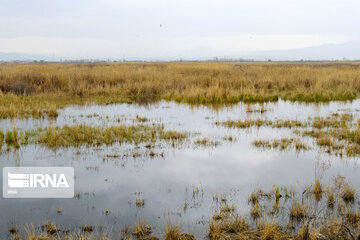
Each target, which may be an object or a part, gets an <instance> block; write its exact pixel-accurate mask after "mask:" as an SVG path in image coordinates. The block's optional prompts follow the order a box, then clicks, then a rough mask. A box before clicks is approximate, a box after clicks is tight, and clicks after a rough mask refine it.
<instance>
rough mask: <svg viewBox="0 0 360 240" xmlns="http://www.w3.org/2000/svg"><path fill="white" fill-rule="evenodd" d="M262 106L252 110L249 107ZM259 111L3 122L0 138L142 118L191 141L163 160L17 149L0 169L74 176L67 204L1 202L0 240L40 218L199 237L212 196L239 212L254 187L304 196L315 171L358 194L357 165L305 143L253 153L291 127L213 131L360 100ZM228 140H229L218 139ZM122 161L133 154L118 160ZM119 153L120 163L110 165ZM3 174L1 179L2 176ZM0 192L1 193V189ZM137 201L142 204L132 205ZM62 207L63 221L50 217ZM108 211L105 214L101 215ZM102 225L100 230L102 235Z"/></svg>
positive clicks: (98, 111)
mask: <svg viewBox="0 0 360 240" xmlns="http://www.w3.org/2000/svg"><path fill="white" fill-rule="evenodd" d="M253 107H255V108H259V105H253ZM264 107H265V108H266V109H268V111H267V112H265V113H262V114H261V113H248V112H246V109H247V106H246V105H245V104H242V103H240V104H238V105H234V106H231V107H222V108H218V109H214V108H212V107H206V106H202V107H191V106H189V105H185V104H176V103H172V102H159V103H156V104H151V105H135V104H114V105H107V106H97V105H94V106H70V107H67V108H65V109H63V110H60V112H59V116H58V118H57V119H56V121H50V120H44V119H23V120H18V121H17V122H16V123H14V122H12V121H10V120H9V119H4V120H1V121H0V127H1V128H2V129H3V130H6V129H9V128H12V126H13V125H14V124H16V125H17V127H18V128H19V129H22V130H25V129H26V130H28V129H34V128H37V127H45V126H48V125H55V124H56V125H59V126H62V125H64V124H68V125H72V124H79V123H86V124H89V125H93V126H102V127H103V126H110V125H116V124H118V122H119V121H120V122H121V123H125V124H134V123H135V124H137V122H136V120H135V118H136V115H139V116H141V117H146V118H148V119H149V121H148V122H147V123H145V124H151V123H161V124H164V126H165V129H171V130H176V131H186V132H189V133H191V137H190V139H189V140H187V141H186V142H185V143H184V144H182V145H180V146H176V147H172V146H170V145H166V144H160V145H157V146H155V148H154V152H157V153H161V152H164V156H163V157H161V156H155V157H150V156H149V155H142V156H140V157H138V158H133V157H132V152H134V151H137V152H140V153H145V152H146V151H148V150H146V148H145V147H144V145H143V144H141V145H139V146H138V147H136V146H133V145H131V144H121V145H120V144H113V145H111V146H105V145H104V146H100V147H91V148H89V147H80V148H67V149H59V150H57V151H56V152H54V151H53V150H50V149H48V148H46V147H43V146H39V145H27V146H21V147H20V149H19V150H10V151H5V150H3V152H2V153H1V155H0V166H1V167H5V166H72V167H74V169H75V176H76V179H75V193H76V196H77V197H76V198H74V199H4V198H2V199H1V201H0V209H1V217H0V238H6V237H9V234H8V228H9V227H10V226H11V225H14V224H15V225H18V226H21V225H23V224H26V223H32V224H34V225H35V226H39V225H41V224H42V223H43V222H44V221H46V220H51V221H54V222H56V223H57V224H58V225H59V226H60V227H61V228H62V229H71V230H76V231H77V230H78V229H79V227H81V225H82V224H90V225H96V226H97V231H104V232H105V233H107V234H109V235H111V236H118V234H119V231H120V230H121V228H122V227H124V226H126V225H131V226H133V225H134V224H135V223H136V222H137V220H138V219H139V218H141V219H145V220H146V222H149V223H151V225H152V229H153V231H154V233H155V235H157V234H158V233H161V232H163V230H164V222H169V221H170V222H172V223H179V224H181V225H182V227H183V229H184V230H185V231H189V232H193V233H195V236H196V237H198V238H202V237H203V236H204V235H205V234H206V231H207V223H208V220H209V219H210V218H211V216H212V215H213V214H214V212H216V211H217V210H218V207H219V205H218V204H217V203H216V201H214V199H213V197H214V195H216V194H218V195H221V194H225V195H226V196H227V199H228V201H229V204H230V205H231V204H235V205H236V206H237V210H238V211H239V212H241V213H243V214H247V213H248V212H249V206H248V204H247V199H248V196H249V194H250V193H251V192H252V191H253V190H254V189H255V188H257V187H261V188H264V189H270V188H271V186H272V185H273V184H276V185H279V186H286V187H289V188H290V187H294V188H295V189H303V188H304V187H305V186H307V185H310V184H313V182H314V178H315V169H316V174H317V176H320V177H321V180H322V181H323V182H330V181H331V179H332V178H333V177H334V176H337V175H338V174H340V175H343V176H346V178H347V180H349V181H350V182H351V183H352V184H353V185H354V186H355V187H359V186H360V179H359V178H358V175H359V169H358V164H357V159H356V158H343V159H341V158H339V157H335V156H332V155H329V154H327V153H325V152H324V151H323V150H321V149H319V148H318V147H316V146H315V144H314V142H313V140H312V139H309V138H308V139H306V141H307V143H309V144H311V146H312V148H311V149H310V150H308V151H301V152H296V151H295V149H291V150H288V151H277V150H271V149H270V150H261V149H258V148H255V147H254V146H252V144H251V143H252V142H253V141H254V140H256V139H265V140H266V139H276V138H281V137H292V136H296V135H294V134H293V132H292V131H293V129H273V128H270V127H261V128H257V127H252V128H249V129H229V128H226V127H222V126H217V125H216V124H215V122H216V121H225V120H228V119H232V120H238V119H253V118H254V119H255V118H258V117H260V118H262V119H268V120H276V119H283V120H285V119H297V120H307V119H308V118H309V117H316V116H327V115H329V114H331V113H336V112H338V113H343V112H348V113H353V114H354V115H355V119H357V118H358V117H359V109H360V101H359V100H356V101H353V102H331V103H328V104H300V103H290V102H284V101H279V102H276V103H268V104H265V105H264ZM227 136H232V137H233V138H234V139H235V140H234V141H226V140H223V138H224V137H227ZM204 137H206V138H208V139H210V140H213V141H218V142H220V143H221V144H220V145H219V146H216V147H205V146H196V145H194V144H193V142H194V141H195V139H197V138H204ZM126 153H127V154H128V155H130V156H128V157H127V156H124V155H126ZM108 154H118V155H119V157H115V158H114V157H107V155H108ZM1 174H2V173H1ZM0 177H1V179H2V176H0ZM1 191H2V190H1ZM137 198H144V199H145V206H144V207H137V206H136V204H135V201H136V199H137ZM58 208H61V209H62V213H61V214H59V213H57V209H58ZM106 209H109V211H110V213H109V214H108V215H107V214H105V210H106ZM101 226H103V227H101Z"/></svg>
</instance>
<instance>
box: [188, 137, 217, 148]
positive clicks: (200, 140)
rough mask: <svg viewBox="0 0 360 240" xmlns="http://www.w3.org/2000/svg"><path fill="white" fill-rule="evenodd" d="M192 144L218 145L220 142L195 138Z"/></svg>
mask: <svg viewBox="0 0 360 240" xmlns="http://www.w3.org/2000/svg"><path fill="white" fill-rule="evenodd" d="M194 144H195V145H196V146H205V147H216V146H218V145H220V142H218V141H214V140H211V139H208V138H198V139H196V140H195V142H194Z"/></svg>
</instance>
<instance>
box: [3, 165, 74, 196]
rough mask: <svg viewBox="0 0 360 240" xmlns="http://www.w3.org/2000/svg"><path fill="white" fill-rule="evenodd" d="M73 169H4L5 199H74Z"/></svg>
mask: <svg viewBox="0 0 360 240" xmlns="http://www.w3.org/2000/svg"><path fill="white" fill-rule="evenodd" d="M73 196H74V168H72V167H4V168H3V197H5V198H72V197H73Z"/></svg>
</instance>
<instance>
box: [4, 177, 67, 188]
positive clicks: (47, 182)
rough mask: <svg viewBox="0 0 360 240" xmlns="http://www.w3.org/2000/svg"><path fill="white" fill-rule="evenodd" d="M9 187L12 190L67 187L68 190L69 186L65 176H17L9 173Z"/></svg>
mask: <svg viewBox="0 0 360 240" xmlns="http://www.w3.org/2000/svg"><path fill="white" fill-rule="evenodd" d="M8 185H9V187H11V188H24V187H31V188H36V187H43V188H47V187H49V186H50V187H54V188H59V187H65V188H68V187H69V184H68V181H67V180H66V177H65V175H64V174H59V176H58V175H57V174H55V173H54V174H47V173H46V174H31V173H30V174H17V173H8Z"/></svg>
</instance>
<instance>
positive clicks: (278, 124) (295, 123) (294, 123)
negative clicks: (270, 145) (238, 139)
mask: <svg viewBox="0 0 360 240" xmlns="http://www.w3.org/2000/svg"><path fill="white" fill-rule="evenodd" d="M215 124H216V125H222V126H225V127H229V128H250V127H262V126H264V127H272V128H298V127H302V128H304V127H307V126H308V125H309V123H308V122H301V121H299V120H276V121H271V120H262V119H260V118H257V119H245V120H227V121H224V122H215Z"/></svg>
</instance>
